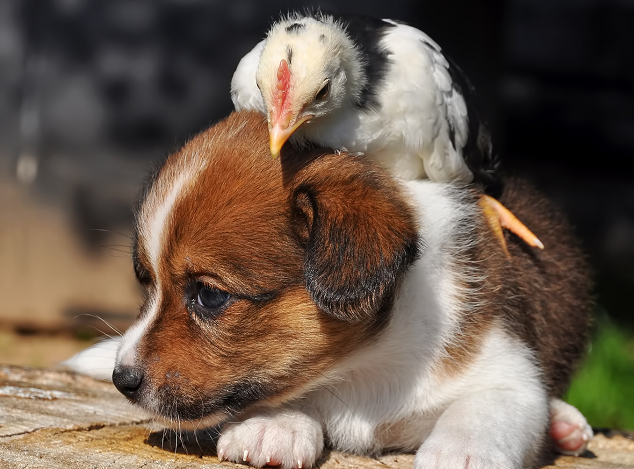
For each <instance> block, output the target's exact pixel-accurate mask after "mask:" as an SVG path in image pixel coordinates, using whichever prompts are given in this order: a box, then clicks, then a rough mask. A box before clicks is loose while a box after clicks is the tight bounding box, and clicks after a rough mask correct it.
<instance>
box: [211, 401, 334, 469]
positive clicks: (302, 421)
mask: <svg viewBox="0 0 634 469" xmlns="http://www.w3.org/2000/svg"><path fill="white" fill-rule="evenodd" d="M323 447H324V436H323V432H322V429H321V425H320V423H319V422H317V421H316V420H315V419H313V418H311V417H309V416H308V415H306V414H303V413H301V412H297V411H293V410H286V411H278V412H270V413H268V414H263V415H259V416H257V417H252V418H250V419H247V420H244V421H242V422H236V423H227V424H226V425H225V426H224V427H223V429H222V432H221V434H220V439H219V440H218V459H220V460H229V461H233V462H238V463H243V462H248V463H249V464H251V465H252V466H255V467H262V466H282V468H283V469H291V468H298V469H303V468H309V467H311V466H313V465H314V464H315V461H316V460H317V458H319V456H320V455H321V452H322V450H323Z"/></svg>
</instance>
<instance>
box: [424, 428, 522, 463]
mask: <svg viewBox="0 0 634 469" xmlns="http://www.w3.org/2000/svg"><path fill="white" fill-rule="evenodd" d="M519 467H521V465H518V464H516V463H514V462H513V460H512V458H511V457H510V456H509V455H507V454H505V453H504V452H502V451H500V450H499V449H498V448H495V447H493V445H486V444H483V442H479V441H478V440H477V439H472V438H470V437H468V436H466V437H465V438H461V437H460V435H451V436H450V435H447V436H446V438H438V437H437V436H432V437H431V438H430V439H429V440H427V441H425V443H423V445H422V446H421V447H420V449H419V450H418V451H417V452H416V459H415V460H414V468H415V469H517V468H519Z"/></svg>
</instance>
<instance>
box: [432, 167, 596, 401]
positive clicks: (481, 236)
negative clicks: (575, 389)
mask: <svg viewBox="0 0 634 469" xmlns="http://www.w3.org/2000/svg"><path fill="white" fill-rule="evenodd" d="M479 196H480V193H479V191H474V192H473V194H472V195H471V198H472V202H471V203H473V204H475V203H477V200H478V198H479ZM500 201H501V202H502V203H503V204H504V205H505V206H506V207H507V208H509V209H510V210H511V211H512V212H513V213H515V214H516V215H517V216H518V217H519V218H520V219H521V220H522V221H523V222H524V223H525V224H526V225H527V226H529V227H530V228H531V230H533V231H534V233H535V234H536V235H537V236H538V237H539V238H540V239H541V240H542V241H543V242H544V244H545V246H546V247H545V249H544V250H540V249H536V248H531V247H529V246H528V245H526V244H525V243H524V242H523V241H522V240H521V239H519V238H518V237H517V236H515V235H513V234H512V233H510V232H508V231H505V236H506V242H507V246H508V251H509V255H507V254H506V252H505V251H504V248H503V247H502V246H501V245H500V243H499V242H498V240H497V238H496V235H495V233H493V232H492V230H491V229H490V227H489V225H488V223H487V222H486V220H485V219H484V215H483V214H478V216H477V217H476V218H475V219H473V218H471V219H465V220H464V223H467V224H469V225H472V230H471V236H473V237H474V238H475V239H477V240H478V242H477V243H475V244H474V245H473V246H472V247H471V248H470V249H469V250H468V251H467V252H466V253H464V254H463V255H462V256H459V257H458V264H459V265H460V264H462V266H463V268H464V269H469V268H473V266H477V269H478V271H479V272H480V273H483V272H484V273H486V275H484V276H480V279H479V280H477V281H473V282H472V283H470V284H466V285H464V287H465V288H466V291H468V292H469V294H468V295H467V296H466V297H465V298H464V301H465V304H466V305H469V304H470V302H471V303H472V304H473V305H476V306H475V308H474V309H466V310H465V314H464V317H463V321H462V324H461V327H460V329H461V335H460V336H459V337H457V338H456V342H455V343H452V344H450V345H449V346H448V347H447V350H446V352H447V358H446V359H445V360H443V362H442V365H441V368H442V369H443V372H444V373H445V374H448V375H455V373H458V372H459V371H460V370H462V369H464V368H465V367H466V366H468V364H469V362H470V360H471V359H472V358H473V357H475V355H476V354H477V352H478V350H479V347H480V345H481V343H482V339H483V338H484V336H485V334H486V332H487V331H488V329H489V328H490V327H491V325H492V324H493V322H494V321H501V322H502V324H504V326H505V327H506V329H507V330H508V332H509V333H511V334H512V335H515V336H517V337H518V338H519V339H521V340H522V341H523V342H524V343H526V344H528V346H529V347H530V348H531V349H532V350H534V351H535V353H536V357H537V359H538V360H539V362H540V365H541V368H542V370H543V378H544V381H545V384H546V386H547V389H548V392H549V394H550V395H551V396H552V397H560V396H561V395H562V394H563V393H564V392H565V390H566V388H567V386H568V384H569V383H570V378H571V374H572V372H573V371H574V369H575V366H576V364H577V363H578V362H579V360H580V359H581V357H582V355H583V353H584V351H585V350H584V348H585V344H586V339H587V333H588V328H589V312H590V310H591V307H592V300H591V296H590V290H591V281H590V276H589V274H588V266H587V264H586V261H585V256H584V254H583V252H582V251H581V249H580V248H579V246H578V243H577V242H576V240H575V238H574V236H573V235H572V231H571V228H570V226H569V225H568V224H567V223H566V221H565V217H564V216H563V215H562V214H561V213H559V212H558V211H557V210H556V209H554V208H553V207H552V206H551V205H550V203H549V202H548V201H547V200H546V199H545V198H544V197H542V196H541V195H540V194H539V193H537V192H536V191H535V189H534V188H532V187H531V186H530V185H529V184H527V183H526V182H525V181H522V180H519V179H512V180H509V181H507V183H506V189H505V191H504V193H503V194H502V196H501V198H500ZM473 292H477V293H476V294H473Z"/></svg>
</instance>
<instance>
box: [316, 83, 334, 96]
mask: <svg viewBox="0 0 634 469" xmlns="http://www.w3.org/2000/svg"><path fill="white" fill-rule="evenodd" d="M329 91H330V82H329V81H327V82H326V84H325V85H324V86H322V87H321V89H320V90H319V91H318V92H317V94H316V95H315V99H324V98H325V97H326V96H328V92H329Z"/></svg>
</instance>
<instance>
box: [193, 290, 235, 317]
mask: <svg viewBox="0 0 634 469" xmlns="http://www.w3.org/2000/svg"><path fill="white" fill-rule="evenodd" d="M193 293H194V294H193V295H192V297H191V300H190V305H191V310H190V313H194V314H196V316H198V317H199V318H200V319H214V318H216V317H217V316H219V315H220V314H221V313H222V312H223V310H224V306H225V305H226V304H227V302H228V301H229V299H230V298H231V295H230V294H229V293H227V292H226V291H222V290H219V289H217V288H214V287H211V286H209V285H206V284H205V283H203V282H196V287H195V289H194V292H193Z"/></svg>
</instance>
